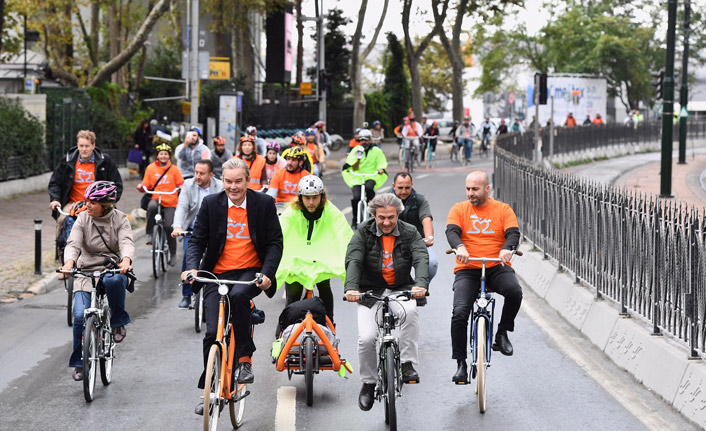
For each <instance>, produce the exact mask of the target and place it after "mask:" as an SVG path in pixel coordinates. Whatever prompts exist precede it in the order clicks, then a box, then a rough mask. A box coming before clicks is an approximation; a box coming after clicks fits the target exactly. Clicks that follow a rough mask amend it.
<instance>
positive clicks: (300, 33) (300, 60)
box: [294, 0, 367, 87]
mask: <svg viewBox="0 0 706 431" xmlns="http://www.w3.org/2000/svg"><path fill="white" fill-rule="evenodd" d="M317 1H318V0H317ZM364 1H365V2H367V0H364ZM294 7H295V8H296V11H297V78H296V81H297V87H299V85H301V83H302V77H303V74H304V71H303V70H302V69H303V67H304V21H302V0H295V1H294Z"/></svg>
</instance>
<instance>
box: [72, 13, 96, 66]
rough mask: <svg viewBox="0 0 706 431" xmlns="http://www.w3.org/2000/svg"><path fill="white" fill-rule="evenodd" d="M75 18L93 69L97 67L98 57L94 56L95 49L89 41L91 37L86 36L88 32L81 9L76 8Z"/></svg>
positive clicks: (91, 41)
mask: <svg viewBox="0 0 706 431" xmlns="http://www.w3.org/2000/svg"><path fill="white" fill-rule="evenodd" d="M76 18H77V19H78V23H79V25H80V26H81V34H82V35H83V42H84V43H85V44H86V47H87V48H88V56H89V57H90V58H91V64H92V65H93V67H96V66H98V56H97V55H96V50H95V47H94V46H93V40H91V37H90V36H89V35H88V31H87V30H86V24H84V23H83V17H82V16H81V9H79V8H76Z"/></svg>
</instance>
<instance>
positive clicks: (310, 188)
mask: <svg viewBox="0 0 706 431" xmlns="http://www.w3.org/2000/svg"><path fill="white" fill-rule="evenodd" d="M298 188H299V196H317V195H320V194H323V193H324V182H323V181H321V178H319V177H317V176H316V175H307V176H305V177H304V178H302V179H301V180H299V186H298Z"/></svg>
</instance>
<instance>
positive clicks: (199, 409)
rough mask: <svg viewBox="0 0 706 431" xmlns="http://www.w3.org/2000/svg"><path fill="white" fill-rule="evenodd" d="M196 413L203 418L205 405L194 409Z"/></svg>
mask: <svg viewBox="0 0 706 431" xmlns="http://www.w3.org/2000/svg"><path fill="white" fill-rule="evenodd" d="M194 413H196V414H197V415H199V416H203V403H198V404H196V408H195V409H194Z"/></svg>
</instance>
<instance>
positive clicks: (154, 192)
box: [142, 184, 181, 195]
mask: <svg viewBox="0 0 706 431" xmlns="http://www.w3.org/2000/svg"><path fill="white" fill-rule="evenodd" d="M142 190H144V191H145V193H147V194H149V195H173V194H174V193H176V192H178V191H179V190H181V188H180V187H175V188H174V190H172V191H171V192H156V191H154V190H150V189H148V188H147V186H145V185H144V184H143V185H142Z"/></svg>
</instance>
